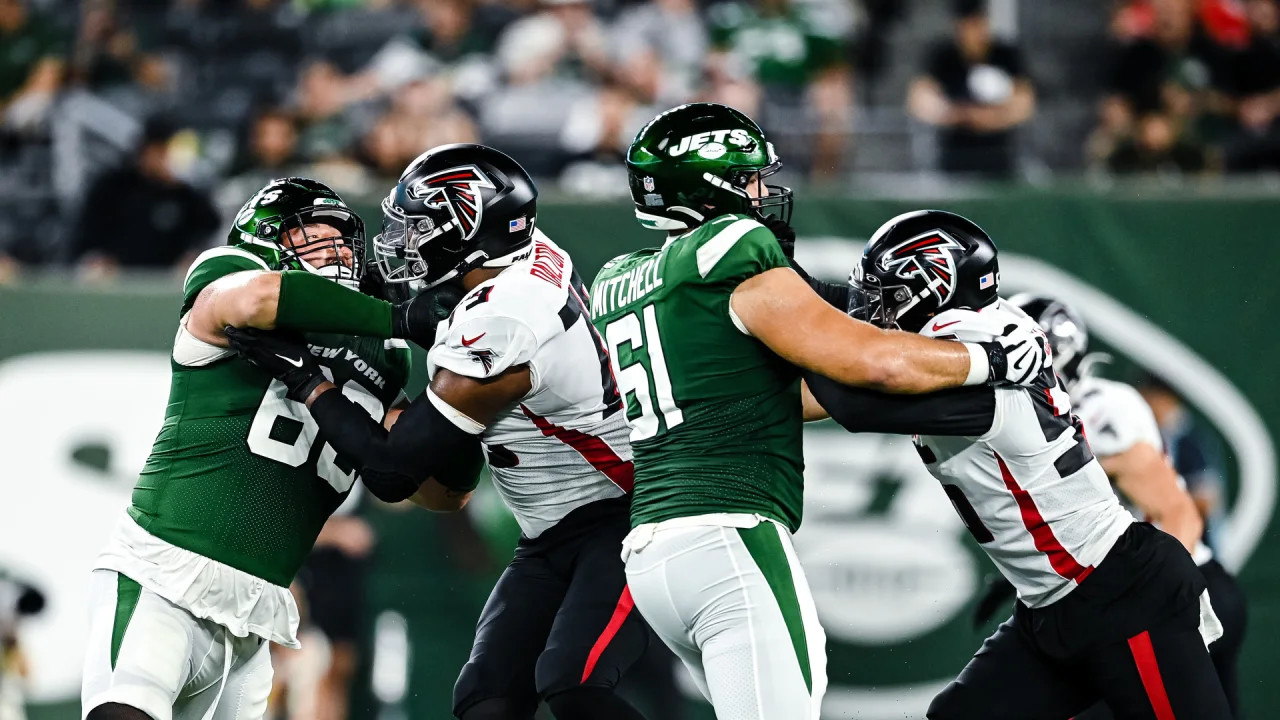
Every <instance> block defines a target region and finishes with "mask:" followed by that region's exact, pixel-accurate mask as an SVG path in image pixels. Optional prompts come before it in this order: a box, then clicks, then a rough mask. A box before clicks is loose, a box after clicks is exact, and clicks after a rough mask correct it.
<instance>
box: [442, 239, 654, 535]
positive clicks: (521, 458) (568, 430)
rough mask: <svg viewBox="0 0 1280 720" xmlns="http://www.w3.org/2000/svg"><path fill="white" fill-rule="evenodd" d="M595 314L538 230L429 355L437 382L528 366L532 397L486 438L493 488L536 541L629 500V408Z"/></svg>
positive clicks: (445, 326) (569, 265) (473, 295)
mask: <svg viewBox="0 0 1280 720" xmlns="http://www.w3.org/2000/svg"><path fill="white" fill-rule="evenodd" d="M589 307H590V302H589V301H588V299H587V294H586V289H585V287H584V286H583V284H582V281H581V280H580V279H579V278H578V275H577V273H576V272H575V271H574V268H573V261H572V260H570V258H569V254H568V253H566V252H565V251H563V250H561V249H560V248H559V247H558V246H557V245H556V244H555V243H553V242H551V240H550V239H549V238H547V236H546V235H544V234H543V233H542V232H541V231H537V230H535V231H534V240H533V244H532V246H531V247H530V251H529V257H527V258H524V259H522V260H519V261H517V262H516V263H514V264H513V265H511V266H510V267H508V268H506V269H505V270H503V271H502V272H501V273H500V274H499V275H498V276H497V277H495V278H493V279H491V280H489V281H487V282H485V283H482V284H481V285H479V286H477V287H476V288H474V289H473V290H472V291H471V292H469V293H468V294H467V296H466V297H464V298H463V299H462V302H460V303H459V304H458V307H457V308H456V309H455V310H454V312H453V315H452V316H451V317H450V318H449V320H448V321H447V322H443V323H441V324H440V327H439V328H437V330H436V343H435V345H434V346H433V347H432V348H431V351H430V352H429V353H428V356H427V369H428V372H429V373H430V374H431V375H432V376H433V377H434V376H435V373H436V371H437V369H439V368H445V369H448V370H450V371H452V372H455V373H458V374H459V375H465V376H467V377H473V378H478V379H484V378H491V377H495V376H497V375H499V374H501V373H502V372H503V371H505V370H507V369H508V368H511V367H514V366H517V365H528V366H529V371H530V375H531V379H532V384H533V387H532V389H530V391H529V393H528V394H527V395H525V397H524V398H523V399H522V400H521V401H520V403H519V404H518V405H517V406H516V407H514V408H513V409H511V410H509V411H507V412H505V413H503V414H502V415H500V416H499V417H498V418H497V419H496V420H494V422H492V423H491V424H490V425H489V426H488V427H487V428H485V430H484V432H483V433H482V434H481V436H480V439H481V441H482V442H483V443H484V447H485V455H486V456H487V458H488V461H489V469H490V471H491V472H492V474H493V480H494V485H495V486H496V487H497V489H498V492H499V493H500V494H501V495H502V497H503V499H504V500H505V501H506V503H507V506H508V507H510V508H511V511H512V512H513V513H514V514H515V516H516V520H517V521H518V522H519V523H520V529H521V530H522V531H523V532H524V535H525V536H526V537H529V538H535V537H537V536H539V535H541V534H542V533H543V532H544V531H546V529H547V528H549V527H551V526H553V525H555V524H556V523H558V522H559V521H560V519H561V518H563V517H564V516H565V515H567V514H569V512H571V511H572V510H574V509H575V508H578V507H581V506H582V505H585V504H587V503H590V502H594V501H596V500H603V499H606V498H613V497H618V496H620V495H624V494H626V493H629V492H631V487H632V482H633V473H632V467H631V445H630V443H629V441H628V439H627V433H628V430H627V424H626V419H625V417H624V413H623V412H622V399H621V397H620V396H619V395H618V390H617V387H616V386H615V384H614V382H613V374H612V372H611V371H610V369H609V358H608V354H607V353H606V352H605V350H604V344H603V342H602V341H601V339H600V337H599V335H597V334H596V332H595V329H594V328H593V327H592V326H591V319H590V314H589V312H588V311H587V308H589Z"/></svg>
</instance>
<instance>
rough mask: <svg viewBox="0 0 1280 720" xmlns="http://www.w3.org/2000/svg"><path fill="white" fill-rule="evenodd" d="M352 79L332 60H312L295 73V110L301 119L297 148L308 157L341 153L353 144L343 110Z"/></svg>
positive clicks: (351, 132)
mask: <svg viewBox="0 0 1280 720" xmlns="http://www.w3.org/2000/svg"><path fill="white" fill-rule="evenodd" d="M350 88H351V83H350V82H349V81H348V80H347V77H346V76H345V75H343V74H342V71H341V70H339V69H338V68H337V66H335V65H333V64H332V63H329V62H325V61H323V60H314V61H312V62H309V63H307V64H306V65H305V66H304V67H303V69H302V72H301V73H300V74H299V77H298V87H297V91H296V107H295V109H296V111H297V116H298V118H299V119H300V120H301V122H302V127H303V130H302V133H301V136H300V139H299V145H300V148H299V149H300V152H301V154H302V155H304V156H305V157H306V158H307V159H310V160H324V159H328V158H332V157H334V156H337V155H341V154H342V153H343V152H344V151H346V149H347V148H349V147H350V146H351V144H352V140H353V136H354V133H353V128H352V123H351V122H350V121H349V118H346V117H344V115H343V113H344V112H345V111H346V109H347V106H348V105H350V103H351V97H350V96H351V94H352V91H351V89H350Z"/></svg>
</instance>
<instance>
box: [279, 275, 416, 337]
mask: <svg viewBox="0 0 1280 720" xmlns="http://www.w3.org/2000/svg"><path fill="white" fill-rule="evenodd" d="M276 327H279V328H285V329H289V330H298V331H301V332H328V333H337V334H339V335H364V336H368V337H375V338H382V339H384V340H385V339H387V338H389V337H391V303H389V302H387V301H386V300H379V299H378V298H375V297H369V296H368V295H365V294H363V293H361V292H360V291H358V290H352V289H351V288H348V287H344V286H342V285H341V284H339V283H336V282H334V281H332V280H330V279H328V278H325V277H321V276H319V275H315V274H312V273H309V272H306V271H305V270H286V271H285V272H283V273H281V274H280V298H279V300H278V301H277V304H276Z"/></svg>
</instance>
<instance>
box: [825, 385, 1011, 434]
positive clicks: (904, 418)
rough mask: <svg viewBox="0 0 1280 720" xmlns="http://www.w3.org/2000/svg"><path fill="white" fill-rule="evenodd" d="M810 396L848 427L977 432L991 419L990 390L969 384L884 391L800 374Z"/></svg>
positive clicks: (988, 426) (993, 407)
mask: <svg viewBox="0 0 1280 720" xmlns="http://www.w3.org/2000/svg"><path fill="white" fill-rule="evenodd" d="M804 379H805V382H806V383H808V385H809V391H810V392H812V393H813V396H814V398H816V399H817V401H818V402H819V403H820V404H821V405H822V407H823V408H824V409H826V411H827V412H828V413H830V415H831V419H833V420H835V421H836V422H838V423H840V426H841V427H843V428H844V429H846V430H848V431H849V432H881V433H892V434H895V435H960V436H979V435H984V434H986V432H987V431H988V430H990V429H991V425H992V423H993V422H994V420H995V412H996V396H995V389H994V388H990V387H986V386H973V387H962V388H953V389H951V390H941V391H938V392H934V393H928V394H926V395H890V394H887V393H880V392H876V391H874V390H866V389H863V388H855V387H850V386H848V385H842V384H840V383H838V382H836V381H834V380H830V379H827V378H825V377H823V376H821V375H817V374H815V373H812V372H806V373H805V374H804Z"/></svg>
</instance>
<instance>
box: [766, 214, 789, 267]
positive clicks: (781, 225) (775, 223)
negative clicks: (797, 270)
mask: <svg viewBox="0 0 1280 720" xmlns="http://www.w3.org/2000/svg"><path fill="white" fill-rule="evenodd" d="M760 224H761V225H764V226H765V227H767V228H769V232H771V233H773V236H774V237H775V238H777V239H778V247H781V248H782V254H783V255H785V256H786V257H787V260H794V259H795V255H796V231H795V228H793V227H791V226H790V225H788V224H787V223H786V222H784V221H783V220H782V218H780V217H778V216H777V215H765V216H763V217H761V218H760ZM792 265H793V266H794V263H792Z"/></svg>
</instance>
